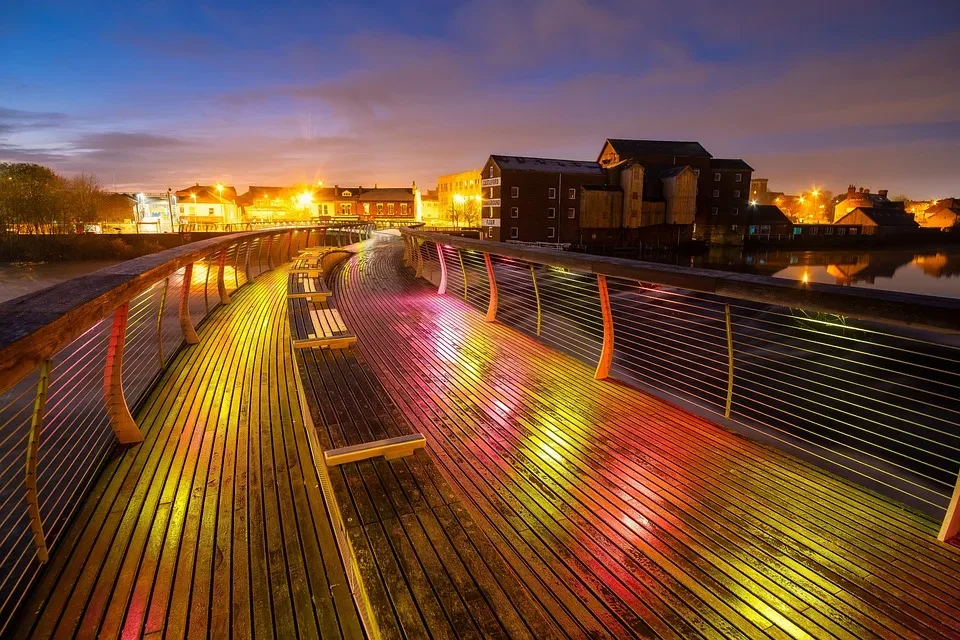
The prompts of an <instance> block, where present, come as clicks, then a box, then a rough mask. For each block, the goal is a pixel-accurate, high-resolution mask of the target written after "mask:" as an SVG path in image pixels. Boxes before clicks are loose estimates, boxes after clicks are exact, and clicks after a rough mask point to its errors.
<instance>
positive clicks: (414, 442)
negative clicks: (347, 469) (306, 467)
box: [323, 433, 427, 467]
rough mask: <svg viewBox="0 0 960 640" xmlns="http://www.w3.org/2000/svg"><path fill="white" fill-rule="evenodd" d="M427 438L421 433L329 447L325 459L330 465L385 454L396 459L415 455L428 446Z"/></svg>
mask: <svg viewBox="0 0 960 640" xmlns="http://www.w3.org/2000/svg"><path fill="white" fill-rule="evenodd" d="M426 444H427V441H426V439H425V438H424V437H423V436H422V435H421V434H419V433H412V434H410V435H405V436H399V437H396V438H387V439H385V440H375V441H374V442H364V443H363V444H355V445H351V446H349V447H340V448H339V449H328V450H327V451H324V452H323V460H324V462H326V463H327V466H328V467H335V466H337V465H340V464H346V463H348V462H358V461H360V460H367V459H368V458H376V457H378V456H383V458H384V460H395V459H396V458H404V457H406V456H409V455H413V452H414V451H416V450H417V449H421V448H423V447H424V446H426Z"/></svg>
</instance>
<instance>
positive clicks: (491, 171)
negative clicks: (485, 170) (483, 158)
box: [490, 167, 493, 178]
mask: <svg viewBox="0 0 960 640" xmlns="http://www.w3.org/2000/svg"><path fill="white" fill-rule="evenodd" d="M490 177H491V178H492V177H493V167H490Z"/></svg>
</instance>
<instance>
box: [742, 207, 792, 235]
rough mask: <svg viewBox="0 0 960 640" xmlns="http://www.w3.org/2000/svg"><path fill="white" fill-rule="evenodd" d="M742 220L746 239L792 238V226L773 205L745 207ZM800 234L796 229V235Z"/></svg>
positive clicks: (778, 208) (788, 219)
mask: <svg viewBox="0 0 960 640" xmlns="http://www.w3.org/2000/svg"><path fill="white" fill-rule="evenodd" d="M744 220H745V222H746V224H747V239H749V240H769V239H771V238H772V239H789V238H792V237H793V236H794V225H793V223H792V222H791V221H790V218H788V217H787V216H786V215H785V214H784V213H783V211H781V210H780V207H778V206H776V205H773V204H752V205H749V206H748V207H747V211H746V216H745V217H744ZM799 234H800V228H799V227H797V231H796V235H799Z"/></svg>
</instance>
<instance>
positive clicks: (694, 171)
mask: <svg viewBox="0 0 960 640" xmlns="http://www.w3.org/2000/svg"><path fill="white" fill-rule="evenodd" d="M693 175H695V176H697V177H698V178H699V177H700V169H694V170H693Z"/></svg>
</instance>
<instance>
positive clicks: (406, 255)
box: [402, 233, 410, 267]
mask: <svg viewBox="0 0 960 640" xmlns="http://www.w3.org/2000/svg"><path fill="white" fill-rule="evenodd" d="M402 238H403V264H404V265H405V266H408V267H409V266H410V236H408V235H407V234H405V233H404V234H403V235H402Z"/></svg>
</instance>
